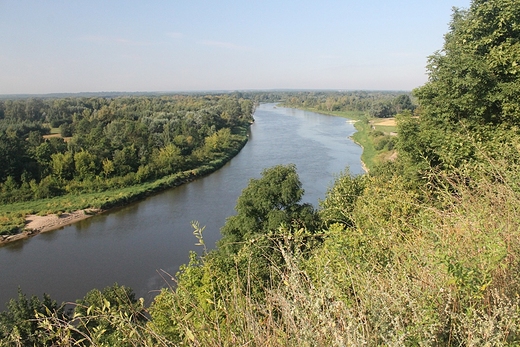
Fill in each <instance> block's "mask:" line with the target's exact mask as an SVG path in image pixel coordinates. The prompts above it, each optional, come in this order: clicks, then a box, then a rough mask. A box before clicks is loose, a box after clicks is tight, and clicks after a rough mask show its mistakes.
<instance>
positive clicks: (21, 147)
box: [0, 95, 254, 203]
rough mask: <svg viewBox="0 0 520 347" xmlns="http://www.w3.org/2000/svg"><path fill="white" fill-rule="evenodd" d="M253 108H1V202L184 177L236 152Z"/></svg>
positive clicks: (60, 104)
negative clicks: (182, 174) (224, 154)
mask: <svg viewBox="0 0 520 347" xmlns="http://www.w3.org/2000/svg"><path fill="white" fill-rule="evenodd" d="M253 108H254V105H253V102H252V101H250V100H246V99H243V98H240V97H238V96H236V95H206V96H204V95H200V96H181V95H171V96H168V95H165V96H158V97H144V96H143V97H116V98H64V99H35V98H29V99H21V100H20V99H18V100H0V157H1V158H2V159H3V163H2V166H0V202H2V203H10V202H15V201H24V200H31V199H40V198H46V197H53V196H57V195H62V194H65V193H81V192H92V191H101V190H105V189H111V188H120V187H125V186H130V185H133V184H138V183H142V182H146V181H149V180H153V179H157V178H160V177H163V176H166V175H169V174H173V173H176V172H180V171H184V170H189V169H191V168H194V167H196V166H197V165H200V164H201V163H203V162H206V161H208V160H212V159H213V158H214V157H215V156H216V155H218V154H219V153H222V152H225V151H226V150H228V149H229V148H231V147H232V146H234V145H235V142H236V141H239V136H237V135H236V134H237V131H239V129H240V128H241V127H244V126H247V125H248V124H249V123H250V122H251V121H252V112H253ZM51 129H54V130H56V129H59V132H58V131H54V132H55V133H56V132H58V133H56V134H51V135H49V134H50V132H51Z"/></svg>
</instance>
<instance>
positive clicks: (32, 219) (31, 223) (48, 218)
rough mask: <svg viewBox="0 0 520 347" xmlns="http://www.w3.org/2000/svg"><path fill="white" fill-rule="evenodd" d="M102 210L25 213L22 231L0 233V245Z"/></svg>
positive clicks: (69, 223) (57, 227)
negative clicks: (10, 233)
mask: <svg viewBox="0 0 520 347" xmlns="http://www.w3.org/2000/svg"><path fill="white" fill-rule="evenodd" d="M102 212H104V211H103V210H101V209H94V208H90V209H84V210H77V211H73V212H70V213H58V214H48V215H45V216H38V215H35V214H30V215H27V216H25V223H26V225H25V228H24V231H22V232H20V233H18V234H14V235H0V246H1V245H4V244H7V243H10V242H14V241H19V240H24V239H27V238H29V237H32V236H35V235H38V234H40V233H45V232H48V231H52V230H56V229H60V228H63V227H65V226H67V225H71V224H74V223H76V222H79V221H81V220H84V219H87V218H89V217H92V216H94V215H96V214H99V213H102Z"/></svg>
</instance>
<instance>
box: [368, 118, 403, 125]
mask: <svg viewBox="0 0 520 347" xmlns="http://www.w3.org/2000/svg"><path fill="white" fill-rule="evenodd" d="M372 124H374V125H382V126H385V127H395V126H396V125H397V123H396V121H395V118H382V119H378V120H373V121H372Z"/></svg>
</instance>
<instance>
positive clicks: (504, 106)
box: [405, 0, 520, 166]
mask: <svg viewBox="0 0 520 347" xmlns="http://www.w3.org/2000/svg"><path fill="white" fill-rule="evenodd" d="M427 68H428V74H429V80H428V82H427V83H426V84H425V85H424V86H422V87H420V88H418V89H417V90H415V95H416V96H417V97H418V99H419V104H420V108H421V113H420V129H419V133H418V134H415V135H414V136H416V137H417V138H418V141H417V142H418V144H417V146H416V147H415V148H414V149H413V150H414V151H416V153H415V154H412V155H411V157H415V158H423V159H424V160H426V161H427V162H428V164H430V165H433V166H437V165H443V166H459V165H461V164H462V163H464V162H466V161H468V160H471V159H472V157H473V156H474V155H475V153H474V152H475V149H474V148H473V147H472V144H471V143H470V142H473V143H476V144H478V143H479V142H489V141H495V135H494V131H495V130H496V129H500V130H509V129H513V128H514V127H517V126H519V125H520V98H518V95H520V80H519V77H520V2H518V1H515V0H473V1H472V3H471V6H470V8H469V9H468V10H459V9H455V10H454V13H453V18H452V21H451V24H450V31H449V32H448V33H447V34H446V35H445V43H444V46H443V48H442V50H440V51H438V52H436V53H435V54H433V55H432V56H431V57H429V62H428V66H427ZM461 134H471V139H470V140H468V141H466V142H465V141H463V140H462V139H461ZM405 141H407V142H409V141H408V140H405Z"/></svg>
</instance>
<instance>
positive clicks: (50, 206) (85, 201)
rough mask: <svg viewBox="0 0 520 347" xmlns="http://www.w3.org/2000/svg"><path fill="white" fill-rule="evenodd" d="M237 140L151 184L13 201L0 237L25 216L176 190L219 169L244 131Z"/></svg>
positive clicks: (0, 212) (19, 226)
mask: <svg viewBox="0 0 520 347" xmlns="http://www.w3.org/2000/svg"><path fill="white" fill-rule="evenodd" d="M240 135H241V140H240V141H237V142H236V143H235V145H234V146H233V147H232V148H230V149H229V150H228V151H227V152H225V153H221V154H220V155H218V156H217V157H216V158H214V159H213V160H211V161H208V162H207V163H204V164H203V165H200V166H199V167H197V168H194V169H191V170H186V171H182V172H178V173H175V174H171V175H168V176H165V177H162V178H160V179H157V180H155V181H152V182H145V183H142V184H136V185H133V186H130V187H124V188H119V189H113V190H106V191H103V192H93V193H81V194H67V195H63V196H59V197H55V198H49V199H38V200H33V201H25V202H17V203H12V204H5V205H1V206H0V235H14V234H17V233H20V232H22V231H23V229H24V226H25V216H26V215H28V214H38V215H47V214H53V213H58V214H59V213H63V212H72V211H77V210H84V209H88V208H89V209H99V210H107V209H110V208H114V207H118V206H123V205H126V204H129V203H131V202H134V201H138V200H142V199H144V198H145V197H147V196H150V195H152V194H155V193H157V192H160V191H163V190H165V189H168V188H172V187H177V186H180V185H182V184H184V183H187V182H190V181H193V180H195V179H197V178H200V177H202V176H205V175H207V174H210V173H212V172H214V171H216V170H218V169H220V168H221V167H222V166H224V164H226V163H227V162H228V161H229V160H230V159H231V158H233V157H234V156H235V155H237V154H238V153H239V152H240V150H241V149H242V148H243V147H244V146H245V144H246V143H247V128H243V129H241V130H240Z"/></svg>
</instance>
